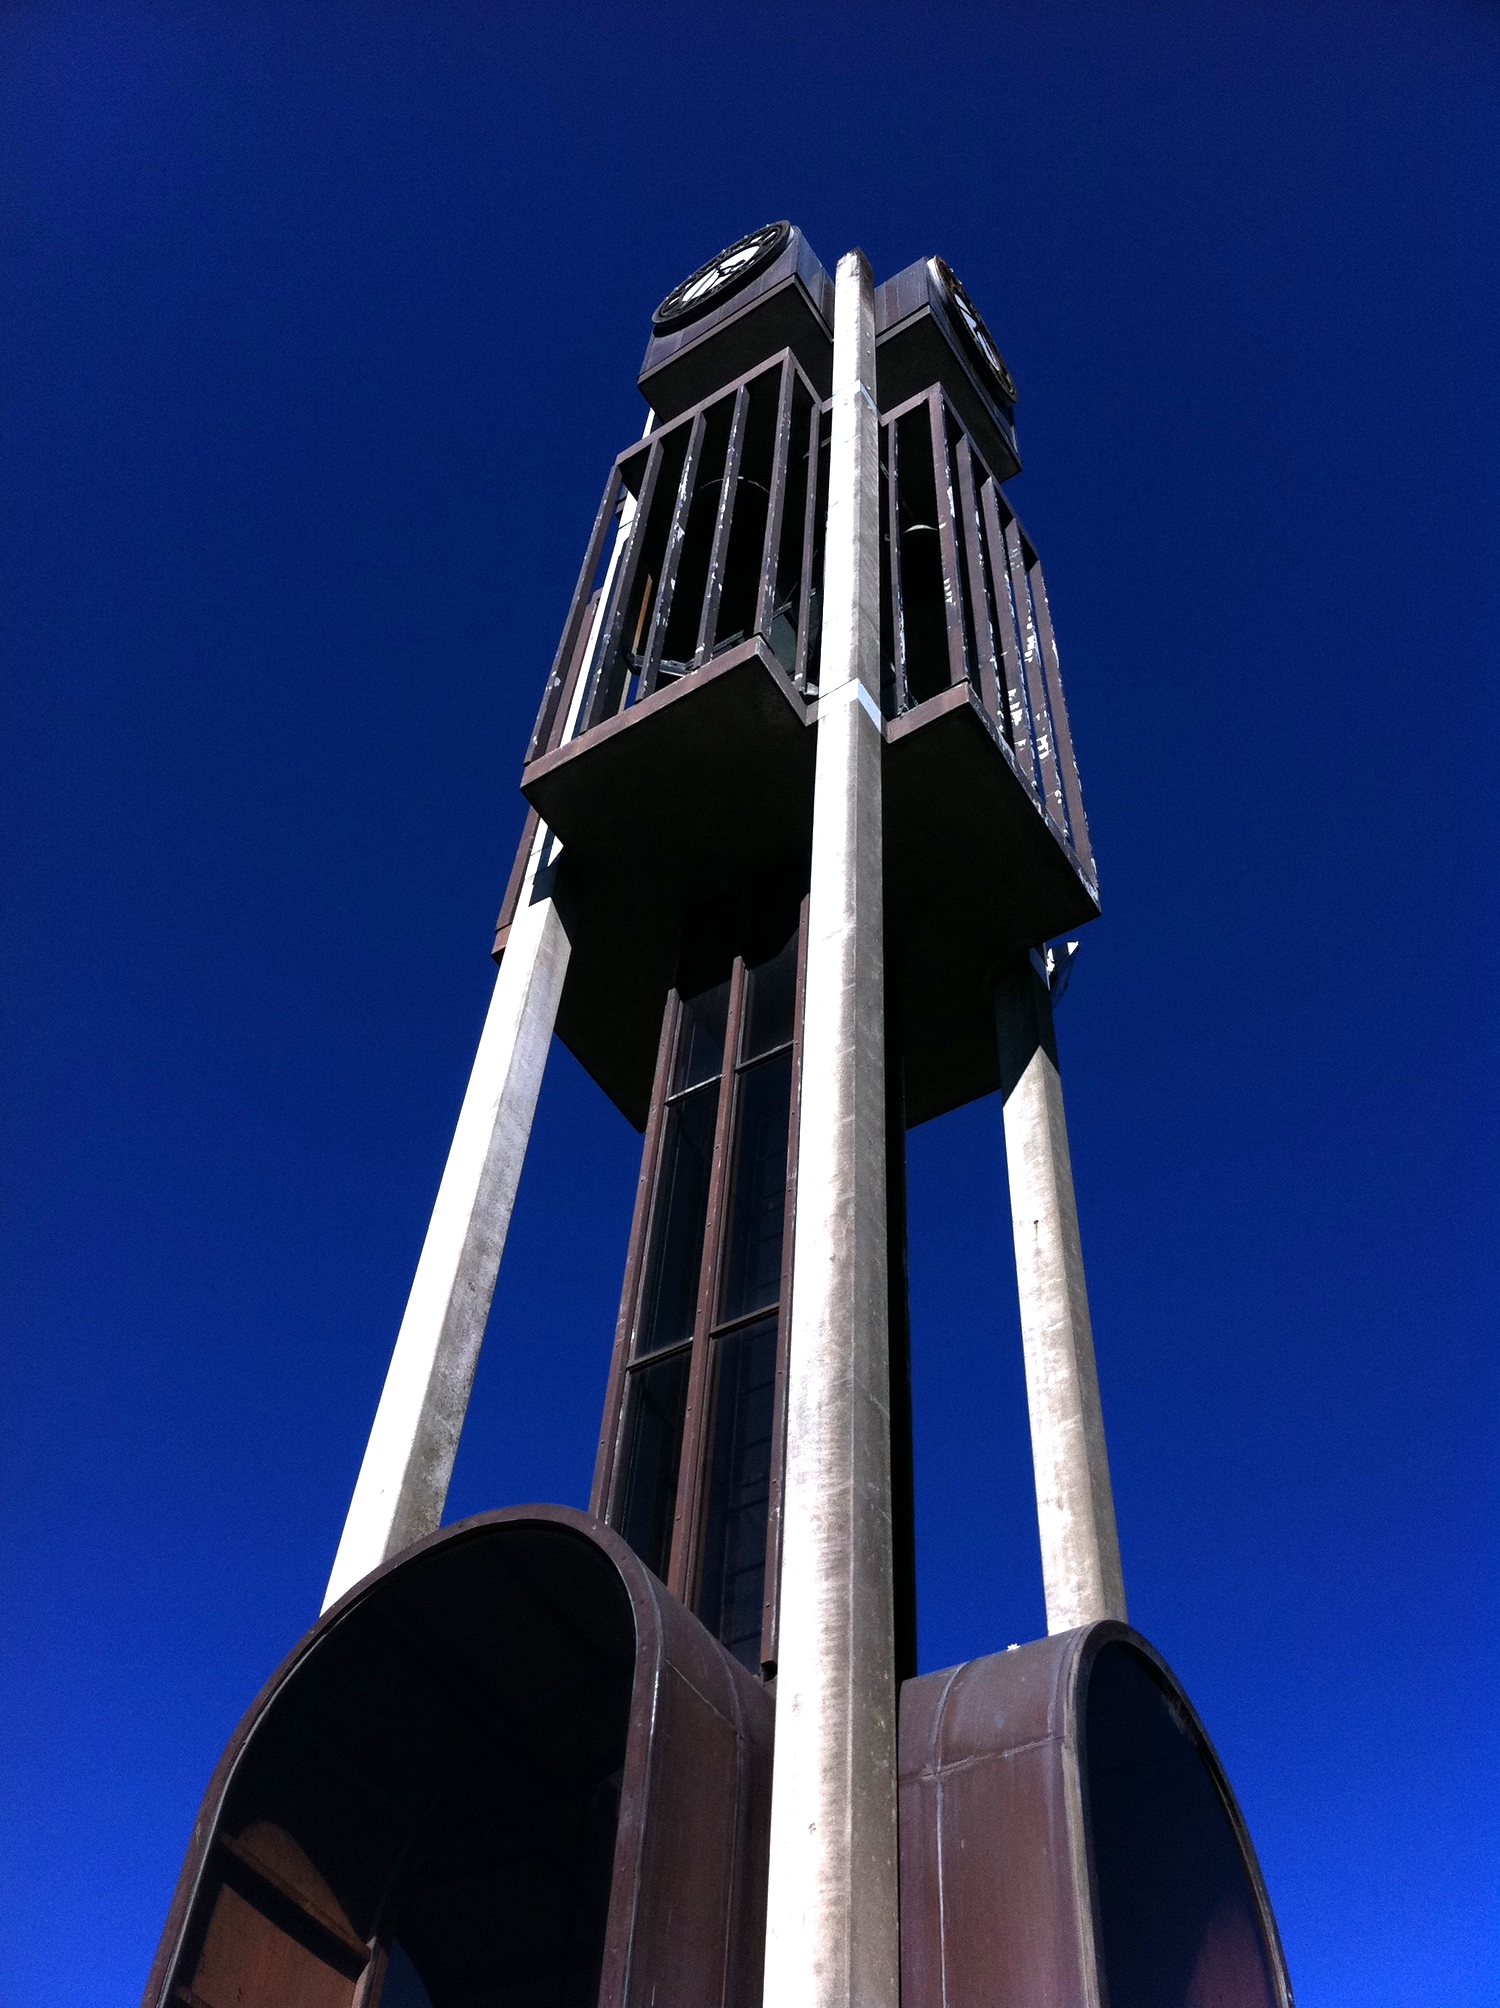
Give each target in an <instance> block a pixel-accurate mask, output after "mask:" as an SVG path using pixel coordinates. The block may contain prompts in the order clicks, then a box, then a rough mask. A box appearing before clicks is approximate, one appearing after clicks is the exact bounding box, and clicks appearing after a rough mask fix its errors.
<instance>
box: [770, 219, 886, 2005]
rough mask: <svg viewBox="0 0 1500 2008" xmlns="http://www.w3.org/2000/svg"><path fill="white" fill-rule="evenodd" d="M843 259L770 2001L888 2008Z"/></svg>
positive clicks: (868, 403)
mask: <svg viewBox="0 0 1500 2008" xmlns="http://www.w3.org/2000/svg"><path fill="white" fill-rule="evenodd" d="M874 384H875V314H874V291H873V287H872V283H871V279H870V268H869V265H868V264H867V263H866V261H865V258H864V255H863V253H861V252H858V251H854V252H850V253H849V255H848V256H847V257H845V258H843V259H841V260H840V261H839V267H838V277H837V285H836V293H835V310H834V361H833V443H832V461H831V465H830V473H829V497H828V531H827V542H826V546H825V550H826V557H825V600H824V605H825V611H824V617H823V653H822V671H821V678H820V695H819V700H818V755H817V776H816V782H815V788H814V803H813V842H812V882H811V894H810V900H809V912H808V949H807V985H806V1000H805V1011H804V1018H803V1028H802V1037H803V1060H802V1110H801V1121H800V1130H799V1139H800V1140H799V1145H798V1168H797V1226H796V1240H795V1246H794V1250H793V1278H792V1313H791V1318H792V1322H791V1343H790V1355H789V1366H788V1391H787V1438H786V1441H787V1449H786V1480H785V1488H786V1489H785V1493H784V1500H785V1509H784V1510H785V1519H784V1523H783V1526H784V1532H783V1547H782V1569H781V1622H780V1637H779V1652H780V1661H779V1673H778V1677H777V1695H776V1766H775V1777H774V1782H773V1787H772V1798H771V1863H770V1886H769V1891H768V1910H767V1927H766V1972H765V2001H766V2003H767V2008H853V2004H855V2003H858V2004H859V2008H897V2002H898V1999H899V1993H900V1957H899V1946H898V1940H897V1888H896V1682H895V1670H894V1648H893V1616H892V1586H891V1545H892V1543H891V1445H890V1364H889V1335H888V1315H889V1311H888V1303H887V1280H886V1202H887V1194H886V1178H885V1119H886V1110H885V1039H884V1020H885V998H884V968H883V943H882V931H881V926H882V924H881V878H880V855H881V849H880V847H881V831H880V778H881V777H880V761H881V746H882V741H881V726H880V704H879V696H880V509H879V486H878V483H879V464H880V456H879V430H878V424H877V418H876V410H875V403H874V396H873V392H874Z"/></svg>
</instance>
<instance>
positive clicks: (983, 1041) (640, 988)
mask: <svg viewBox="0 0 1500 2008" xmlns="http://www.w3.org/2000/svg"><path fill="white" fill-rule="evenodd" d="M829 410H830V407H829V404H828V402H827V400H825V399H823V398H821V397H820V396H819V394H818V390H817V388H816V386H815V385H814V383H813V382H812V380H811V379H810V377H809V376H808V375H807V373H806V371H805V370H804V368H803V367H802V364H801V363H800V362H799V361H798V359H797V357H796V356H795V355H794V353H793V352H792V351H791V350H790V349H786V350H783V351H782V352H781V353H780V354H778V355H776V356H773V357H771V358H770V359H768V360H767V361H765V362H763V363H761V364H760V365H758V366H757V367H756V368H755V369H753V370H752V371H750V372H749V373H747V374H746V375H745V376H743V377H742V378H740V379H739V380H737V381H735V382H733V383H730V384H728V385H726V386H724V387H723V388H721V389H720V390H718V391H717V392H716V393H715V394H714V396H713V397H711V398H709V399H707V400H705V401H704V402H703V403H701V404H699V405H697V406H695V407H693V408H692V409H690V410H688V411H685V412H683V413H681V414H679V415H678V416H676V417H675V418H673V419H672V421H671V422H670V423H667V424H663V425H661V426H658V427H656V428H655V429H653V430H652V431H650V432H648V433H647V434H646V436H645V437H644V438H643V439H641V440H639V441H637V442H636V443H634V444H633V445H632V446H630V447H629V448H627V449H626V450H625V452H623V453H622V454H621V455H620V456H619V457H618V458H617V459H616V461H615V464H614V466H613V467H612V469H611V471H610V476H609V479H608V481H607V483H606V485H605V491H604V495H603V498H602V500H601V503H600V507H599V512H598V515H597V517H596V519H595V524H594V531H593V535H592V537H591V539H590V543H589V548H588V552H587V554H586V556H585V560H584V564H583V567H582V570H581V572H580V575H579V580H578V585H577V589H576V591H575V593H574V597H573V603H572V607H571V609H570V612H569V617H568V621H567V624H566V626H565V629H564V632H563V637H562V642H561V645H560V647H559V650H558V655H557V660H556V662H555V664H554V667H553V670H552V674H551V676H550V677H549V679H548V683H547V688H546V692H545V694H544V697H543V702H542V706H541V710H540V712H539V715H538V718H537V723H536V729H535V732H534V734H533V737H532V741H531V745H530V747H529V750H528V755H527V760H526V766H525V771H524V775H523V779H522V790H523V793H524V794H525V796H526V798H527V800H528V802H529V803H530V804H531V806H532V808H533V810H534V811H535V812H536V813H537V814H538V815H539V816H540V817H541V818H542V819H543V820H544V821H545V822H546V823H547V825H548V827H549V829H550V830H551V831H552V833H553V835H554V837H555V838H556V840H557V843H558V845H559V855H558V858H557V874H556V889H557V897H558V898H559V901H560V902H561V903H562V905H563V907H564V910H565V912H566V915H567V918H568V923H569V932H570V935H571V937H572V940H573V961H572V965H571V967H570V972H569V978H568V986H567V992H566V994H565V997H564V1002H563V1008H562V1012H561V1015H560V1018H559V1023H558V1031H559V1034H560V1036H561V1037H562V1038H563V1040H564V1042H565V1043H566V1044H567V1045H568V1046H569V1047H570V1048H571V1049H572V1050H573V1052H574V1053H575V1055H576V1056H577V1057H578V1059H579V1060H580V1061H581V1062H582V1063H583V1065H584V1066H585V1067H586V1068H587V1069H588V1071H589V1072H590V1073H591V1074H593V1075H594V1077H595V1079H596V1080H598V1081H599V1083H600V1085H601V1086H602V1087H603V1088H604V1089H605V1091H606V1092H607V1093H608V1094H609V1095H610V1096H611V1098H612V1099H613V1100H614V1101H615V1102H616V1103H617V1104H618V1106H619V1107H620V1108H621V1109H622V1110H624V1112H625V1113H626V1115H627V1116H629V1117H630V1118H631V1120H632V1121H634V1122H635V1123H637V1125H639V1124H641V1123H642V1122H644V1119H645V1112H646V1106H647V1103H648V1101H649V1096H650V1084H651V1073H652V1067H653V1064H654V1060H655V1045H656V1038H657V1034H658V1031H659V1028H660V1023H661V1011H662V1005H663V1002H664V999H665V995H666V991H667V989H668V988H669V987H670V985H671V983H672V980H673V968H674V960H675V954H676V946H677V940H678V936H679V933H680V929H681V926H682V922H683V919H684V916H685V915H686V914H687V913H689V912H690V911H691V910H693V909H694V908H695V907H697V906H699V905H701V904H703V903H704V902H707V901H709V900H712V899H714V898H715V897H717V896H720V895H722V894H724V893H726V892H728V891H730V890H732V889H733V888H734V887H736V886H738V885H741V884H743V883H745V882H746V881H747V880H749V879H753V878H755V877H756V876H758V875H760V874H763V873H767V872H773V871H778V870H795V869H797V868H798V865H799V861H800V860H802V859H804V858H805V856H806V854H807V851H808V848H809V845H810V842H811V833H812V798H813V770H814V760H815V749H816V732H817V709H818V694H819V669H820V654H821V647H820V644H821V626H822V573H823V535H824V525H825V520H826V514H827V491H828V461H829V435H830V421H829ZM880 484H881V683H882V687H881V711H882V715H883V718H884V734H885V741H886V755H885V774H884V790H883V793H884V852H885V880H886V905H887V940H888V942H889V944H890V950H889V952H890V956H891V966H890V970H889V975H888V989H889V993H890V1001H891V1004H892V1007H893V1014H894V1017H895V1019H896V1021H897V1022H899V1025H900V1028H901V1029H900V1037H901V1044H902V1049H903V1054H904V1059H905V1064H906V1073H907V1096H908V1110H909V1116H910V1120H912V1121H913V1122H916V1121H921V1120H923V1119H925V1118H926V1117H927V1116H931V1115H937V1114H939V1113H941V1112H942V1111H943V1110H945V1109H948V1108H953V1107H956V1106H959V1105H960V1104H961V1103H963V1102H966V1101H969V1100H971V1099H973V1098H974V1097H975V1096H976V1095H980V1094H983V1093H986V1092H987V1091H988V1090H989V1089H991V1088H993V1087H994V1086H995V1085H996V1082H997V1075H996V1066H995V1058H994V1036H993V1029H992V1024H991V1018H990V998H991V993H992V990H993V983H994V976H995V971H996V969H997V968H998V966H999V965H1000V963H1001V961H1002V960H1003V959H1004V958H1005V957H1006V956H1007V955H1008V954H1010V953H1013V952H1014V950H1015V949H1017V948H1021V947H1027V946H1031V945H1033V944H1035V943H1038V942H1041V941H1044V940H1046V939H1048V938H1049V937H1051V936H1053V935H1057V934H1060V933H1062V932H1064V931H1066V930H1069V929H1072V928H1076V927H1078V926H1081V925H1082V924H1083V923H1084V922H1085V921H1088V920H1091V919H1093V918H1094V917H1095V916H1096V914H1097V912H1098V893H1097V880H1096V875H1095V869H1094V861H1093V853H1092V849H1091V847H1090V844H1089V837H1088V826H1087V822H1086V820H1085V816H1084V808H1083V796H1082V791H1081V788H1080V785H1079V780H1078V771H1077V765H1076V762H1075V760H1074V757H1073V749H1072V741H1071V736H1070V733H1069V729H1068V720H1067V711H1066V707H1065V703H1064V699H1063V690H1062V679H1061V675H1060V671H1059V667H1058V657H1057V647H1056V641H1055V638H1054V635H1053V630H1052V622H1051V616H1050V613H1049V610H1048V606H1047V596H1046V589H1045V586H1044V583H1043V580H1042V572H1041V565H1040V562H1039V560H1038V558H1037V554H1036V551H1035V548H1034V546H1033V545H1032V543H1031V541H1030V539H1029V538H1028V537H1027V535H1026V533H1025V531H1024V529H1023V528H1022V526H1021V524H1020V522H1019V521H1018V519H1017V518H1016V516H1015V514H1014V512H1013V510H1012V509H1011V508H1010V506H1009V504H1008V502H1007V501H1006V498H1005V496H1004V493H1003V491H1002V488H1001V485H1000V480H999V479H998V478H997V477H996V475H995V474H994V473H993V472H992V470H991V468H990V467H989V465H988V464H987V463H986V461H985V459H984V458H983V457H982V455H981V453H980V450H979V447H978V445H977V444H976V441H975V438H974V436H973V434H972V432H971V431H970V430H969V429H968V428H967V427H966V426H965V425H964V423H963V422H962V420H961V419H960V417H959V415H958V412H957V410H956V409H955V405H954V402H953V400H952V399H951V398H950V396H949V394H948V392H947V390H946V389H945V388H944V387H942V386H941V385H933V386H931V387H929V388H927V389H925V390H923V391H920V392H918V393H917V394H916V395H915V396H912V397H908V398H906V399H905V400H904V401H903V402H901V403H900V404H898V405H896V406H895V407H894V408H893V409H891V410H889V411H884V412H882V414H881V454H880ZM518 890H519V882H517V885H516V886H514V887H513V888H512V892H511V894H510V895H509V896H508V900H507V907H506V909H505V911H503V912H502V915H501V928H500V945H503V936H504V933H505V931H506V928H507V926H508V922H509V918H510V915H511V912H512V911H513V909H514V899H515V897H516V894H517V892H518Z"/></svg>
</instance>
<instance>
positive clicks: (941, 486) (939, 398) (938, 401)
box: [927, 390, 969, 683]
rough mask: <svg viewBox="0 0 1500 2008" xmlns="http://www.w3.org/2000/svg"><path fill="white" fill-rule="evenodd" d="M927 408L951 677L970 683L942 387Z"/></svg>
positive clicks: (936, 391) (955, 681)
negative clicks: (941, 556) (941, 557)
mask: <svg viewBox="0 0 1500 2008" xmlns="http://www.w3.org/2000/svg"><path fill="white" fill-rule="evenodd" d="M927 412H928V420H927V422H928V429H929V431H930V432H931V434H932V478H933V485H934V488H935V489H936V492H937V509H938V545H939V548H940V549H941V551H942V554H943V618H944V620H945V621H946V623H947V627H948V681H949V682H950V683H966V682H967V681H968V677H969V660H968V650H967V649H966V647H965V645H964V610H963V599H962V588H961V586H960V583H959V568H958V537H957V534H956V530H955V526H954V521H953V513H954V512H953V477H952V475H951V474H950V472H949V469H948V432H947V425H946V423H945V419H944V408H943V394H942V392H941V391H938V390H934V391H932V392H931V393H930V394H929V396H928V399H927Z"/></svg>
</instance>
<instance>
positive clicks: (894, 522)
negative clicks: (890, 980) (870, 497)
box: [885, 419, 911, 718]
mask: <svg viewBox="0 0 1500 2008" xmlns="http://www.w3.org/2000/svg"><path fill="white" fill-rule="evenodd" d="M885 436H886V439H887V441H888V442H889V443H888V446H887V450H886V456H885V483H886V507H887V509H888V510H889V512H890V519H891V682H892V683H893V685H894V686H895V694H894V699H893V701H894V703H895V707H896V716H897V717H898V718H899V717H900V716H901V714H902V712H903V711H909V710H910V709H911V686H910V685H909V684H908V682H907V680H906V611H905V608H904V606H903V605H902V600H901V511H900V508H899V506H898V501H897V498H898V497H899V495H900V493H901V479H900V473H899V470H898V468H897V464H896V421H895V419H891V420H890V422H889V423H888V424H887V426H886V428H885Z"/></svg>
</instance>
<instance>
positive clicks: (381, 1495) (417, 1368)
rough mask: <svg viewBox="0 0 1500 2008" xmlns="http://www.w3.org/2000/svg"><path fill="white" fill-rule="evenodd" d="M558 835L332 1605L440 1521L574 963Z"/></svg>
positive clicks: (353, 1516) (395, 1371) (496, 998)
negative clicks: (549, 888)
mask: <svg viewBox="0 0 1500 2008" xmlns="http://www.w3.org/2000/svg"><path fill="white" fill-rule="evenodd" d="M549 842H550V839H549V836H548V831H547V826H546V824H545V823H544V824H542V825H541V826H540V827H539V828H538V830H537V833H536V840H535V842H534V843H533V845H532V848H531V857H530V859H529V861H528V864H527V867H526V881H525V885H524V886H523V888H522V893H521V903H520V905H519V906H518V907H517V909H516V917H515V920H514V921H513V922H512V924H511V930H510V937H509V940H508V942H507V944H506V948H505V954H504V956H503V958H502V960H501V963H500V969H499V973H498V975H497V976H496V979H495V990H494V995H493V997H492V998H491V1000H490V1008H489V1012H488V1015H487V1016H486V1018H485V1021H484V1031H483V1032H482V1033H481V1034H480V1039H479V1050H478V1052H477V1053H476V1054H475V1056H474V1070H473V1072H472V1073H471V1074H470V1076H469V1086H468V1091H467V1092H466V1094H465V1095H464V1101H463V1107H462V1109H461V1110H460V1111H459V1117H458V1126H457V1128H456V1129H455V1130H454V1132H453V1143H452V1146H451V1147H450V1149H449V1152H448V1162H447V1165H446V1167H445V1168H444V1171H443V1178H442V1183H441V1185H439V1187H438V1195H437V1201H436V1204H435V1205H434V1206H433V1209H432V1219H431V1221H430V1222H429V1224H428V1228H427V1239H426V1240H425V1241H424V1242H423V1244H422V1253H421V1257H420V1259H419V1260H418V1263H417V1273H416V1275H415V1277H414V1278H413V1280H412V1286H411V1295H410V1296H409V1297H408V1298H407V1302H406V1314H405V1316H404V1317H403V1318H402V1320H401V1329H400V1332H399V1333H398V1334H397V1337H396V1346H395V1351H394V1352H393V1353H392V1355H391V1364H390V1368H389V1371H388V1372H387V1374H386V1377H385V1387H384V1390H383V1391H382V1393H381V1397H380V1406H379V1407H378V1408H377V1409H376V1411H375V1422H374V1426H373V1427H372V1429H371V1431H370V1440H369V1443H368V1444H367V1445H366V1448H365V1456H364V1462H363V1464H361V1466H360V1470H359V1478H358V1480H357V1482H356V1484H355V1487H354V1497H353V1499H352V1500H351V1501H350V1504H349V1517H348V1518H347V1520H346V1521H345V1522H344V1533H343V1539H342V1540H341V1541H340V1542H339V1549H338V1554H337V1555H336V1557H335V1558H334V1564H333V1573H332V1575H331V1576H330V1577H329V1579H328V1590H327V1594H326V1595H325V1596H324V1599H323V1608H324V1610H327V1609H328V1607H329V1605H330V1604H332V1603H335V1602H336V1601H337V1600H338V1598H340V1597H341V1596H342V1595H343V1594H344V1592H345V1590H347V1589H349V1588H351V1587H352V1586H353V1585H354V1584H355V1583H357V1582H358V1581H359V1580H360V1578H361V1577H363V1576H367V1575H368V1574H369V1573H370V1571H371V1570H372V1569H376V1568H379V1566H380V1564H381V1563H382V1562H385V1561H388V1560H389V1559H390V1557H391V1556H392V1555H394V1554H397V1553H399V1551H400V1550H401V1549H402V1548H406V1547H409V1546H410V1545H411V1543H412V1542H413V1541H419V1540H421V1539H422V1537H423V1536H424V1535H425V1534H431V1533H433V1532H434V1531H435V1530H436V1529H437V1527H438V1526H439V1525H440V1524H441V1522H442V1517H443V1504H444V1501H445V1500H446V1499H447V1496H448V1481H449V1479H450V1478H451V1477H452V1475H453V1460H454V1457H455V1455H456V1453H457V1450H458V1438H459V1432H460V1431H461V1430H462V1428H463V1423H464V1412H465V1410H466V1409H467V1407H468V1403H469V1389H470V1387H471V1386H472V1385H473V1380H474V1368H475V1365H476V1364H477V1362H478V1359H479V1347H480V1343H481V1341H482V1340H483V1338H484V1328H485V1323H486V1321H487V1320H488V1318H489V1314H490V1300H491V1298H492V1297H493V1295H494V1291H495V1276H496V1273H497V1272H498V1270H499V1267H500V1256H501V1253H502V1251H503V1250H504V1247H505V1236H506V1232H507V1230H508V1229H509V1227H510V1216H511V1208H512V1207H513V1206H514V1204H515V1198H516V1186H517V1184H518V1182H519V1180H520V1176H521V1164H522V1161H523V1159H524V1158H525V1155H526V1144H527V1140H528V1138H529V1137H530V1135H531V1121H532V1117H533V1116H534V1114H535V1113H536V1100H537V1094H538V1092H539V1090H540V1088H541V1084H542V1070H543V1068H544V1067H545V1065H546V1061H547V1052H548V1048H549V1047H550V1045H551V1043H552V1028H553V1025H554V1023H555V1022H556V1019H557V1007H558V1002H559V999H560V998H561V996H562V986H563V978H564V977H565V976H566V974H567V969H568V952H569V944H568V937H567V935H566V933H565V932H564V930H563V926H562V922H561V921H560V920H559V918H558V915H557V909H556V908H555V906H554V905H553V903H552V901H551V899H550V898H547V897H545V896H542V897H537V895H538V893H541V892H543V886H542V885H539V884H538V874H539V872H544V871H545V870H546V869H547V867H546V866H545V865H544V863H543V860H544V859H545V858H546V857H547V856H548V845H549Z"/></svg>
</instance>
